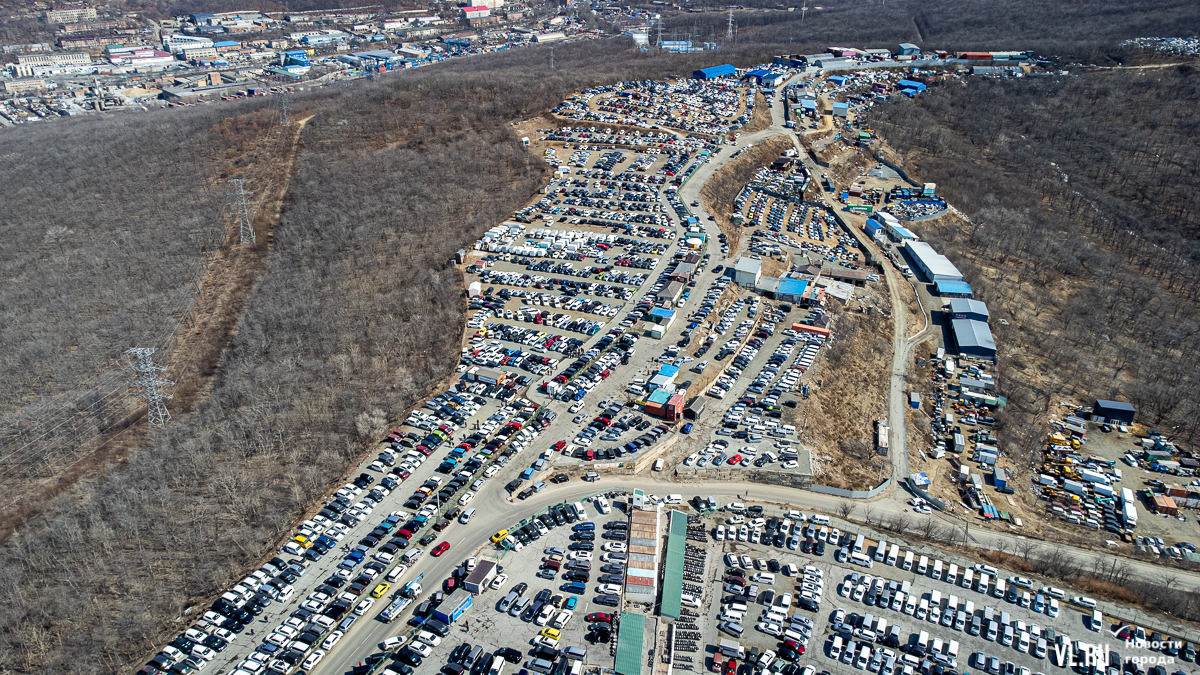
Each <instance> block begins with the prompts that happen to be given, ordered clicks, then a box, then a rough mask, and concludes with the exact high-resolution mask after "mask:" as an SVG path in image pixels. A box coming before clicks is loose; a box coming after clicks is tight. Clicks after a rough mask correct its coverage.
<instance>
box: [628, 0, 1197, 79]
mask: <svg viewBox="0 0 1200 675" xmlns="http://www.w3.org/2000/svg"><path fill="white" fill-rule="evenodd" d="M691 4H692V5H693V6H696V5H698V6H706V7H708V8H709V9H711V10H716V11H713V12H706V13H703V14H677V15H674V16H671V15H666V18H665V21H666V26H667V29H668V30H678V31H679V32H682V33H687V32H689V31H693V30H694V32H695V35H696V36H697V39H704V40H708V39H712V38H714V37H715V38H716V39H717V40H722V39H723V38H724V36H725V31H726V27H727V23H726V22H727V17H726V14H725V11H724V10H725V8H726V7H727V6H728V3H725V2H719V1H717V0H698V1H697V2H694V3H691ZM740 4H742V5H743V6H745V7H747V8H777V7H781V6H782V5H780V3H778V2H776V1H775V0H749V1H748V2H744V3H740ZM785 4H786V5H787V6H789V7H793V6H794V7H796V9H795V11H791V12H781V11H739V12H735V13H734V18H735V20H736V21H737V44H738V45H746V44H756V43H757V44H777V45H781V46H782V48H783V49H784V50H785V51H786V52H787V53H793V54H812V53H817V52H822V51H825V50H826V49H827V48H829V47H831V46H834V45H842V46H853V47H860V48H873V47H882V48H885V49H895V48H896V44H897V43H900V42H912V43H914V44H917V45H919V46H921V47H924V48H925V49H930V50H933V49H945V50H992V49H995V50H1011V49H1028V50H1033V51H1036V52H1038V53H1040V54H1046V55H1056V56H1064V57H1069V58H1072V59H1088V61H1089V62H1096V63H1100V64H1101V65H1105V64H1106V63H1107V62H1108V59H1107V57H1106V56H1105V55H1106V54H1108V53H1112V52H1113V51H1114V50H1115V47H1116V45H1117V44H1118V43H1120V42H1121V40H1124V39H1126V38H1127V37H1130V36H1133V35H1155V36H1165V35H1177V36H1187V35H1195V34H1196V33H1197V32H1198V30H1200V7H1197V5H1196V3H1194V2H1189V1H1188V0H1164V1H1159V0H1154V1H1149V0H1142V1H1141V2H1132V3H1130V2H1118V1H1117V0H1102V1H1101V2H1082V1H1078V0H1077V1H1073V2H1056V3H1041V4H1038V3H1025V2H1012V1H1010V0H984V1H982V2H975V3H972V4H971V5H969V6H967V5H963V4H962V3H957V2H953V1H952V0H931V1H930V2H910V1H908V0H901V1H899V2H896V1H893V2H887V3H882V4H881V3H874V2H872V3H862V2H854V1H853V0H847V1H839V2H821V3H818V4H819V5H820V7H821V8H820V9H817V8H816V7H815V6H814V5H813V3H809V4H808V11H807V12H801V11H800V5H801V3H795V2H788V3H785ZM648 5H649V3H647V6H648Z"/></svg>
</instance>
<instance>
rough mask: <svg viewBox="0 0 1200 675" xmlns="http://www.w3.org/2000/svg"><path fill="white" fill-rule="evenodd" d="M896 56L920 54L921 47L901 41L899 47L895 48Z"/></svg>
mask: <svg viewBox="0 0 1200 675" xmlns="http://www.w3.org/2000/svg"><path fill="white" fill-rule="evenodd" d="M896 55H897V56H920V55H921V48H920V47H918V46H916V45H914V44H913V43H911V42H901V43H900V47H899V48H898V49H897V50H896Z"/></svg>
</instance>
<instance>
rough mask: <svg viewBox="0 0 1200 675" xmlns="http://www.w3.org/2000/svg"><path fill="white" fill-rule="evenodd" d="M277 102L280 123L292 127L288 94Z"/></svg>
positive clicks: (283, 95) (281, 96) (280, 96)
mask: <svg viewBox="0 0 1200 675" xmlns="http://www.w3.org/2000/svg"><path fill="white" fill-rule="evenodd" d="M372 74H373V71H372ZM372 79H374V78H372ZM277 100H278V101H279V103H278V104H277V106H278V107H279V123H280V124H282V125H283V126H285V127H288V126H291V125H292V120H291V118H290V117H288V111H289V110H291V106H290V105H289V104H288V97H287V94H280V95H279V98H278V99H277Z"/></svg>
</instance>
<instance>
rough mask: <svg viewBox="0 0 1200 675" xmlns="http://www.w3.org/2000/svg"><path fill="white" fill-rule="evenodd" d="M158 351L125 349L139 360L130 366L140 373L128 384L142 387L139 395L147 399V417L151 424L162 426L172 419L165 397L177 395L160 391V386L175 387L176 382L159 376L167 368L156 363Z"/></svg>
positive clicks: (141, 348) (147, 348) (146, 348)
mask: <svg viewBox="0 0 1200 675" xmlns="http://www.w3.org/2000/svg"><path fill="white" fill-rule="evenodd" d="M156 351H158V350H157V349H155V348H153V347H135V348H133V349H129V350H126V351H125V353H126V354H129V355H130V356H132V357H134V358H136V359H137V362H136V363H134V364H133V365H131V366H130V368H131V369H132V370H133V371H134V372H136V373H137V374H138V379H136V380H129V381H128V382H127V384H136V385H138V386H139V387H141V388H142V393H140V394H138V395H137V397H138V398H141V399H145V400H146V419H147V420H148V421H149V422H150V426H153V427H160V428H161V427H163V426H164V425H166V423H167V420H169V419H171V413H170V411H168V410H167V406H166V404H165V403H163V399H168V398H175V397H174V396H171V395H170V394H164V393H162V392H161V391H159V387H173V386H175V383H174V382H172V381H170V380H164V379H162V378H160V377H158V374H159V373H160V372H162V371H163V370H165V368H163V367H162V366H158V365H155V364H154V359H153V358H152V357H153V355H154V352H156Z"/></svg>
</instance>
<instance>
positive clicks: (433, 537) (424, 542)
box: [420, 532, 438, 546]
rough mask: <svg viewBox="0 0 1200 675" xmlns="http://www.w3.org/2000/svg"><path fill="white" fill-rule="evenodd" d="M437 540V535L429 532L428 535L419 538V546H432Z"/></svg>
mask: <svg viewBox="0 0 1200 675" xmlns="http://www.w3.org/2000/svg"><path fill="white" fill-rule="evenodd" d="M437 538H438V535H437V533H436V532H430V533H429V534H427V535H425V536H424V537H421V540H420V544H421V545H422V546H428V545H429V544H432V543H433V542H434V541H436V540H437Z"/></svg>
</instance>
